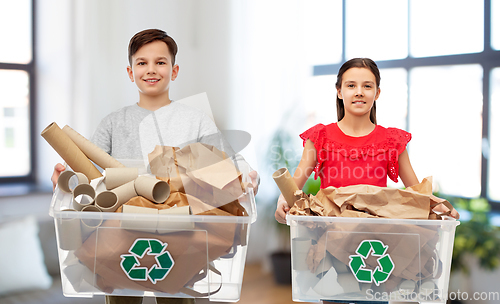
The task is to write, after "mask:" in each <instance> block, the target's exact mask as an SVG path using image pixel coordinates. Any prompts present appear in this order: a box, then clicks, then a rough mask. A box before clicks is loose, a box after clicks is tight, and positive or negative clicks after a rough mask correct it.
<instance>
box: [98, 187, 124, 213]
mask: <svg viewBox="0 0 500 304" xmlns="http://www.w3.org/2000/svg"><path fill="white" fill-rule="evenodd" d="M95 205H96V206H97V208H99V209H101V211H102V212H115V210H116V209H118V207H120V205H119V204H118V195H116V193H114V192H111V191H103V192H101V193H99V194H97V196H96V197H95Z"/></svg>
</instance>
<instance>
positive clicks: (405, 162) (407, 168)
mask: <svg viewBox="0 0 500 304" xmlns="http://www.w3.org/2000/svg"><path fill="white" fill-rule="evenodd" d="M398 164H399V177H401V180H402V181H403V184H405V187H407V188H408V187H411V186H413V185H416V184H418V183H419V181H418V178H417V175H416V174H415V171H413V167H412V166H411V163H410V157H409V156H408V151H406V149H405V150H404V151H403V152H402V153H401V154H400V155H399V160H398Z"/></svg>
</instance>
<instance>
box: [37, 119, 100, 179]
mask: <svg viewBox="0 0 500 304" xmlns="http://www.w3.org/2000/svg"><path fill="white" fill-rule="evenodd" d="M41 135H42V137H43V138H45V140H46V141H47V142H48V143H49V144H50V145H51V146H52V148H54V150H56V152H57V153H58V154H59V155H60V156H61V157H62V158H63V159H64V160H65V161H66V163H67V164H68V165H69V166H70V167H71V168H72V169H73V170H74V171H76V172H81V173H83V174H85V175H86V176H87V178H88V179H89V180H92V179H94V178H98V177H101V176H102V174H101V172H99V170H97V168H96V167H95V166H94V165H93V164H92V163H91V162H90V160H89V159H88V158H87V156H85V154H83V152H82V151H81V150H80V149H79V148H78V146H77V145H75V143H74V142H73V141H72V140H71V138H69V137H68V135H66V133H64V132H63V131H62V130H61V128H59V126H58V125H57V124H56V123H55V122H53V123H51V124H50V125H48V126H47V127H46V128H45V130H43V131H42V133H41Z"/></svg>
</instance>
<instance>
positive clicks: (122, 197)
mask: <svg viewBox="0 0 500 304" xmlns="http://www.w3.org/2000/svg"><path fill="white" fill-rule="evenodd" d="M110 191H111V192H113V193H115V194H116V196H118V206H121V205H123V204H125V203H126V202H128V200H129V199H131V198H133V197H135V196H137V192H136V191H135V181H131V182H128V183H126V184H124V185H121V186H120V187H116V188H115V189H113V190H110Z"/></svg>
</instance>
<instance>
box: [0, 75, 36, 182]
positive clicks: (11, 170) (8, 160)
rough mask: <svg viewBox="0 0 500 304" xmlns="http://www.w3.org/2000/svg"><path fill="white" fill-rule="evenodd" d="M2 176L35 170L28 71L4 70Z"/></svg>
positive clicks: (0, 83) (0, 146) (0, 95)
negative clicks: (32, 151)
mask: <svg viewBox="0 0 500 304" xmlns="http://www.w3.org/2000/svg"><path fill="white" fill-rule="evenodd" d="M0 109H1V110H0V155H2V157H1V158H0V176H2V177H6V176H25V175H28V174H29V173H30V171H31V165H30V164H31V162H30V133H29V132H30V131H29V78H28V73H26V72H24V71H11V70H0Z"/></svg>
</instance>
